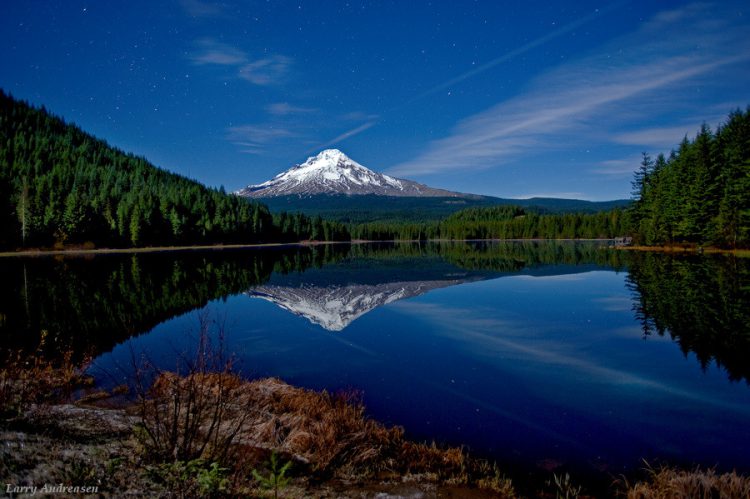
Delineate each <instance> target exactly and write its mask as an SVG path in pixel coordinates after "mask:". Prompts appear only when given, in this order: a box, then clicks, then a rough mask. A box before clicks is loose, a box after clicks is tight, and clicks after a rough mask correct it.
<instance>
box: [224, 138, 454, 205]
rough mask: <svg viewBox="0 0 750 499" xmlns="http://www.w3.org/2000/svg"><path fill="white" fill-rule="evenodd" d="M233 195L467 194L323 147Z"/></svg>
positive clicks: (428, 195) (412, 195)
mask: <svg viewBox="0 0 750 499" xmlns="http://www.w3.org/2000/svg"><path fill="white" fill-rule="evenodd" d="M235 194H237V195H239V196H244V197H252V198H267V197H276V196H288V195H300V196H312V195H316V194H346V195H358V194H375V195H378V196H409V197H464V196H466V194H461V193H458V192H451V191H446V190H443V189H434V188H432V187H428V186H426V185H424V184H420V183H417V182H413V181H411V180H404V179H400V178H394V177H389V176H388V175H383V174H382V173H377V172H374V171H372V170H370V169H369V168H367V167H364V166H362V165H360V164H359V163H357V162H356V161H354V160H352V159H351V158H349V157H348V156H347V155H346V154H344V153H343V152H341V151H339V150H338V149H326V150H325V151H322V152H320V153H319V154H318V155H317V156H311V157H309V158H307V161H305V162H304V163H302V164H301V165H295V166H293V167H291V168H290V169H288V170H287V171H285V172H283V173H280V174H279V175H276V177H274V178H273V179H271V180H269V181H267V182H263V183H262V184H258V185H249V186H247V187H245V188H244V189H240V190H239V191H237V192H236V193H235Z"/></svg>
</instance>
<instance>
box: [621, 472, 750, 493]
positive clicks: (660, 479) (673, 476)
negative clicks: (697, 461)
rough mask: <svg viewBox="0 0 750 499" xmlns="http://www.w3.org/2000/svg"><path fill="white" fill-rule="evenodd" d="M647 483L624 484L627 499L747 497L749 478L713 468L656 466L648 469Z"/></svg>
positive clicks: (749, 488)
mask: <svg viewBox="0 0 750 499" xmlns="http://www.w3.org/2000/svg"><path fill="white" fill-rule="evenodd" d="M649 475H650V477H649V480H648V481H647V482H636V483H635V484H634V485H632V486H628V487H627V492H626V495H627V497H628V499H668V498H669V499H676V498H685V499H713V498H722V499H734V498H737V499H747V498H749V497H750V478H748V477H745V476H742V475H738V474H737V473H735V472H732V473H724V474H717V473H716V471H715V470H713V469H708V470H701V469H699V468H696V469H695V470H693V471H684V470H676V469H672V468H666V467H664V468H660V469H658V470H651V469H650V470H649Z"/></svg>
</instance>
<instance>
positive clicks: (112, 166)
mask: <svg viewBox="0 0 750 499" xmlns="http://www.w3.org/2000/svg"><path fill="white" fill-rule="evenodd" d="M0 228H2V230H0V248H19V247H27V248H28V247H65V246H75V245H85V246H89V247H90V246H109V247H130V246H161V245H164V246H166V245H180V244H213V243H259V242H285V241H300V240H306V239H319V240H323V239H327V238H330V239H338V240H341V239H346V237H347V235H346V229H345V227H344V226H343V225H341V224H339V223H334V222H326V221H323V220H322V219H320V218H319V217H316V218H310V217H307V216H305V215H303V214H295V215H290V216H283V217H279V220H277V223H274V219H273V216H272V215H271V213H270V212H269V211H268V209H267V208H266V207H265V206H264V205H262V204H260V203H257V202H252V201H248V200H246V199H244V198H240V197H237V196H233V195H230V194H227V193H225V192H224V189H223V188H219V189H211V188H208V187H205V186H203V185H202V184H200V183H198V182H196V181H194V180H190V179H188V178H186V177H183V176H181V175H177V174H174V173H170V172H167V171H165V170H163V169H160V168H157V167H155V166H153V165H152V164H150V163H149V162H148V161H147V160H146V159H145V158H142V157H137V156H134V155H132V154H126V153H124V152H123V151H120V150H118V149H116V148H114V147H111V146H109V145H108V144H107V143H106V142H104V141H102V140H99V139H97V138H95V137H93V136H91V135H89V134H87V133H85V132H83V131H82V130H81V129H80V128H78V127H77V126H75V125H71V124H67V123H65V122H64V121H63V120H62V119H60V118H58V117H55V116H53V115H51V114H49V113H48V112H47V111H46V110H45V109H44V108H41V109H36V108H34V107H32V106H30V105H28V104H27V103H25V102H21V101H18V100H16V99H13V98H12V97H11V96H9V95H7V94H5V93H3V92H2V91H1V90H0Z"/></svg>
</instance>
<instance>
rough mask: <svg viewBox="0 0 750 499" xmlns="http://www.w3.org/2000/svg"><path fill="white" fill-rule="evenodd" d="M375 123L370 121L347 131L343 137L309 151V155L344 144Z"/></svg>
mask: <svg viewBox="0 0 750 499" xmlns="http://www.w3.org/2000/svg"><path fill="white" fill-rule="evenodd" d="M375 123H377V122H376V121H368V122H367V123H364V124H362V125H359V126H358V127H356V128H352V129H351V130H347V131H346V132H344V133H342V134H341V135H338V136H336V137H334V138H333V139H331V140H329V141H328V142H324V143H322V144H319V145H317V146H315V147H313V148H311V149H309V150H308V151H307V152H308V153H309V152H311V151H317V150H318V149H324V148H326V147H328V146H332V145H335V144H338V143H339V142H342V141H343V140H345V139H348V138H349V137H353V136H355V135H357V134H359V133H362V132H364V131H365V130H367V129H368V128H370V127H372V126H373V125H375Z"/></svg>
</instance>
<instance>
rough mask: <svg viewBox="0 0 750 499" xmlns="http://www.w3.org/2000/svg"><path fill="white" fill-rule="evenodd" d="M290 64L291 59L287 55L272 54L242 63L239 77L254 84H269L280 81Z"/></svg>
mask: <svg viewBox="0 0 750 499" xmlns="http://www.w3.org/2000/svg"><path fill="white" fill-rule="evenodd" d="M291 64H292V59H291V58H289V57H287V56H284V55H272V56H269V57H265V58H263V59H258V60H256V61H252V62H249V63H247V64H244V65H243V66H242V67H240V70H239V77H240V78H242V79H243V80H247V81H249V82H251V83H255V84H256V85H270V84H272V83H278V82H280V81H282V80H283V79H284V77H286V75H287V73H288V72H289V67H290V66H291Z"/></svg>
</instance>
